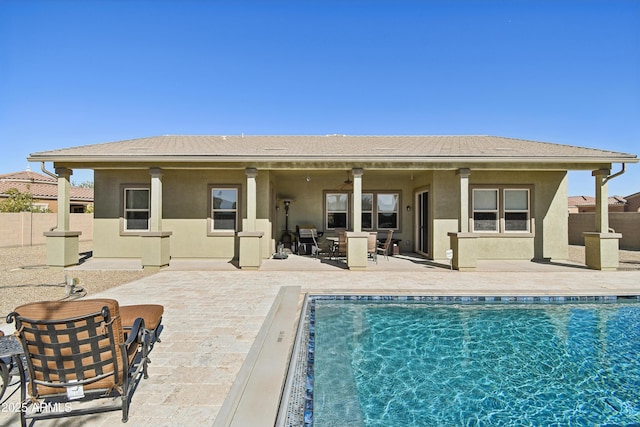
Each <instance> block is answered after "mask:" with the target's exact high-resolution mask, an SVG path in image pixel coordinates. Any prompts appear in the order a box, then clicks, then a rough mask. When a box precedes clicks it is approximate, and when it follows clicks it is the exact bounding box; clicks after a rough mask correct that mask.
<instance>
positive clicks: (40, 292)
mask: <svg viewBox="0 0 640 427" xmlns="http://www.w3.org/2000/svg"><path fill="white" fill-rule="evenodd" d="M92 245H93V243H92V242H80V252H81V253H84V252H88V251H91V249H92ZM46 259H47V248H46V246H45V245H40V246H25V247H16V248H0V329H2V326H3V325H5V324H6V317H7V314H9V313H10V312H11V311H13V309H14V308H16V307H17V306H19V305H21V304H26V303H28V302H33V301H47V300H60V299H63V298H65V296H66V289H65V275H66V277H67V278H68V279H72V278H77V279H79V280H80V283H79V284H78V287H81V288H83V289H84V292H86V295H87V296H91V295H94V294H96V293H98V292H101V291H104V290H105V289H109V288H112V287H114V286H118V285H121V284H123V283H128V282H131V281H133V280H136V279H139V278H141V277H143V276H148V275H149V274H151V273H149V272H145V271H142V270H138V271H94V270H92V271H89V270H86V271H83V270H74V271H64V270H52V269H49V268H48V267H47V266H46V265H45V264H46ZM78 295H80V294H78Z"/></svg>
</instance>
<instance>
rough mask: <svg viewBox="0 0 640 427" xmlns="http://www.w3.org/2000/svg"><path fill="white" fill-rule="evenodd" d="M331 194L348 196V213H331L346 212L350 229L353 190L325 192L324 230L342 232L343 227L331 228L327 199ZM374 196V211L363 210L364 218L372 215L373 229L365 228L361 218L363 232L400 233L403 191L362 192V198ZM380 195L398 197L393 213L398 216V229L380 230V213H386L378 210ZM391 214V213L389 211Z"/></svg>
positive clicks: (347, 226)
mask: <svg viewBox="0 0 640 427" xmlns="http://www.w3.org/2000/svg"><path fill="white" fill-rule="evenodd" d="M330 194H345V195H346V196H347V210H346V211H331V212H340V213H342V212H344V213H346V218H347V219H346V229H347V230H348V229H349V227H350V226H351V218H352V216H353V197H354V194H353V191H352V190H347V191H339V190H325V191H324V192H323V216H324V228H325V230H329V231H331V230H341V229H342V227H335V228H331V227H329V213H330V212H329V210H328V203H327V197H328V196H329V195H330ZM369 194H370V195H372V200H371V203H372V204H371V208H372V210H366V211H365V210H364V209H363V210H362V216H364V215H365V214H371V228H369V227H365V226H364V224H365V221H364V220H363V219H362V218H361V220H362V224H363V226H362V229H363V230H368V231H377V230H380V231H388V230H393V231H396V232H399V231H400V230H401V229H402V226H401V224H402V191H401V190H363V191H362V196H365V195H369ZM380 194H389V195H394V196H396V197H397V200H398V203H397V206H396V210H395V211H393V213H395V215H396V224H395V225H396V227H395V228H392V227H388V228H387V227H384V228H380V227H379V221H378V214H379V213H384V212H386V211H379V210H378V195H380ZM389 212H391V211H389Z"/></svg>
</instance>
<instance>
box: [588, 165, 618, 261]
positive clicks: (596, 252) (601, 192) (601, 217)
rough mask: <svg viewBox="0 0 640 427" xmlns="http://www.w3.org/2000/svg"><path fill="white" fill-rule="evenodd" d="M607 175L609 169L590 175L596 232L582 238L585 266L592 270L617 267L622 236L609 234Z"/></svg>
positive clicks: (596, 171) (599, 170)
mask: <svg viewBox="0 0 640 427" xmlns="http://www.w3.org/2000/svg"><path fill="white" fill-rule="evenodd" d="M609 173H610V170H609V169H598V170H595V171H593V172H592V173H591V175H593V176H594V178H595V184H596V212H595V213H596V215H595V217H596V223H595V227H596V232H595V233H583V236H584V249H585V250H584V253H585V264H586V265H587V267H589V268H592V269H594V270H605V271H607V270H616V269H617V268H618V265H619V256H618V251H619V248H620V239H621V238H622V234H620V233H612V232H609V192H608V188H607V187H608V185H607V180H608V179H607V177H608V176H609Z"/></svg>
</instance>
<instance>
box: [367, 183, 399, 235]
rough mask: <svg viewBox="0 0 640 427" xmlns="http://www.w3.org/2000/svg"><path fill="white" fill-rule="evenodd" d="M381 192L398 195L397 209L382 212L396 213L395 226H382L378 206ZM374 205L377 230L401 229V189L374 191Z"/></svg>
mask: <svg viewBox="0 0 640 427" xmlns="http://www.w3.org/2000/svg"><path fill="white" fill-rule="evenodd" d="M381 194H385V195H387V194H388V195H392V196H396V197H397V203H396V210H395V211H384V210H383V211H382V213H389V212H391V213H394V214H395V216H396V226H395V227H380V213H381V211H380V209H379V206H378V200H379V196H380V195H381ZM374 206H375V229H376V230H384V231H388V230H393V231H398V230H400V213H401V209H400V207H401V206H402V197H401V194H400V192H399V191H376V192H374Z"/></svg>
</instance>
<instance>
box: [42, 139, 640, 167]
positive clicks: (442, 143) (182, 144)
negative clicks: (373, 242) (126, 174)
mask: <svg viewBox="0 0 640 427" xmlns="http://www.w3.org/2000/svg"><path fill="white" fill-rule="evenodd" d="M157 157H171V158H172V160H173V159H175V160H178V161H179V160H180V159H181V158H182V159H185V158H194V157H200V158H202V157H206V158H207V160H213V159H220V160H224V159H233V158H251V159H274V158H275V159H281V160H287V159H303V160H318V159H336V160H347V159H352V158H358V159H374V160H375V159H376V158H381V159H385V160H394V159H399V160H401V159H407V158H409V159H418V160H427V159H434V160H438V161H442V160H455V159H460V158H464V159H469V158H481V159H485V158H490V159H514V158H516V159H517V158H521V159H524V160H527V161H535V160H543V159H546V158H553V159H557V158H562V159H569V160H572V159H588V160H602V159H605V160H604V161H610V159H616V160H617V161H621V159H622V160H624V161H625V162H637V161H638V158H637V156H635V155H632V154H626V153H619V152H614V151H607V150H598V149H592V148H584V147H575V146H570V145H560V144H552V143H546V142H536V141H528V140H522V139H513V138H504V137H496V136H473V135H467V136H464V135H463V136H351V135H326V136H317V135H316V136H295V135H283V136H275V135H273V136H257V135H231V136H221V135H217V136H214V135H200V136H198V135H165V136H154V137H149V138H140V139H130V140H125V141H116V142H108V143H103V144H95V145H85V146H79V147H71V148H63V149H59V150H51V151H44V152H39V153H34V154H32V155H31V156H30V160H32V161H41V160H43V159H47V160H61V159H64V160H66V161H81V160H83V159H87V158H91V161H101V159H102V160H104V161H113V160H114V158H121V159H123V160H129V161H131V160H135V159H137V158H138V159H139V158H157Z"/></svg>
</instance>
